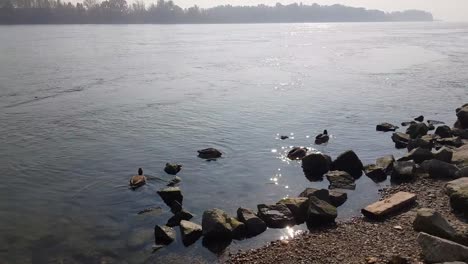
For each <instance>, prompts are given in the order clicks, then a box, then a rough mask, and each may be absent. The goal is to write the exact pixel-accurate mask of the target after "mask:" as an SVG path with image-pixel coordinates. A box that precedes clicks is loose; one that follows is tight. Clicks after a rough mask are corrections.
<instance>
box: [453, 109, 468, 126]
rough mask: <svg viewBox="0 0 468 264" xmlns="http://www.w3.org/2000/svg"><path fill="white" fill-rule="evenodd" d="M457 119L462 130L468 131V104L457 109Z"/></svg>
mask: <svg viewBox="0 0 468 264" xmlns="http://www.w3.org/2000/svg"><path fill="white" fill-rule="evenodd" d="M456 113H457V118H458V120H457V121H458V122H459V124H460V128H463V129H467V128H468V104H465V105H463V106H462V107H460V108H457V111H456Z"/></svg>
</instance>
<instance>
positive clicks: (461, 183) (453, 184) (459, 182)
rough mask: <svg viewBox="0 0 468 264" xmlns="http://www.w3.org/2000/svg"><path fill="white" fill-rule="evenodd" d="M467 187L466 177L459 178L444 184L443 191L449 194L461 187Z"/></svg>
mask: <svg viewBox="0 0 468 264" xmlns="http://www.w3.org/2000/svg"><path fill="white" fill-rule="evenodd" d="M467 187H468V177H463V178H459V179H456V180H453V181H449V182H447V184H445V193H446V194H447V195H448V196H450V195H452V194H453V193H455V192H458V191H460V190H461V189H462V188H467Z"/></svg>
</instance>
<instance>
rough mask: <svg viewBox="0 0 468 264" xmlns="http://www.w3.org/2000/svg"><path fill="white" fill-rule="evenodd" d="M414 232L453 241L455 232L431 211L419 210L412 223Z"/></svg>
mask: <svg viewBox="0 0 468 264" xmlns="http://www.w3.org/2000/svg"><path fill="white" fill-rule="evenodd" d="M413 228H414V230H416V231H418V232H424V233H428V234H430V235H433V236H438V237H442V238H446V239H450V240H453V238H454V237H455V235H456V230H455V229H454V228H453V227H452V226H451V225H450V224H449V223H448V222H447V220H445V218H444V217H443V216H442V215H441V214H439V213H438V212H436V211H435V210H433V209H429V208H421V209H419V210H418V212H417V214H416V218H415V219H414V222H413Z"/></svg>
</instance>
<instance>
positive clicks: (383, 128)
mask: <svg viewBox="0 0 468 264" xmlns="http://www.w3.org/2000/svg"><path fill="white" fill-rule="evenodd" d="M397 129H398V126H395V125H392V124H390V123H386V122H384V123H380V124H378V125H377V126H376V127H375V130H377V131H383V132H388V131H395V130H397Z"/></svg>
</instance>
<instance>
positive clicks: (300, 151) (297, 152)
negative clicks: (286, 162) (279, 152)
mask: <svg viewBox="0 0 468 264" xmlns="http://www.w3.org/2000/svg"><path fill="white" fill-rule="evenodd" d="M306 155H307V149H306V148H303V147H294V148H292V149H291V150H290V151H289V152H288V159H290V160H300V159H302V158H303V157H305V156H306Z"/></svg>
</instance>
